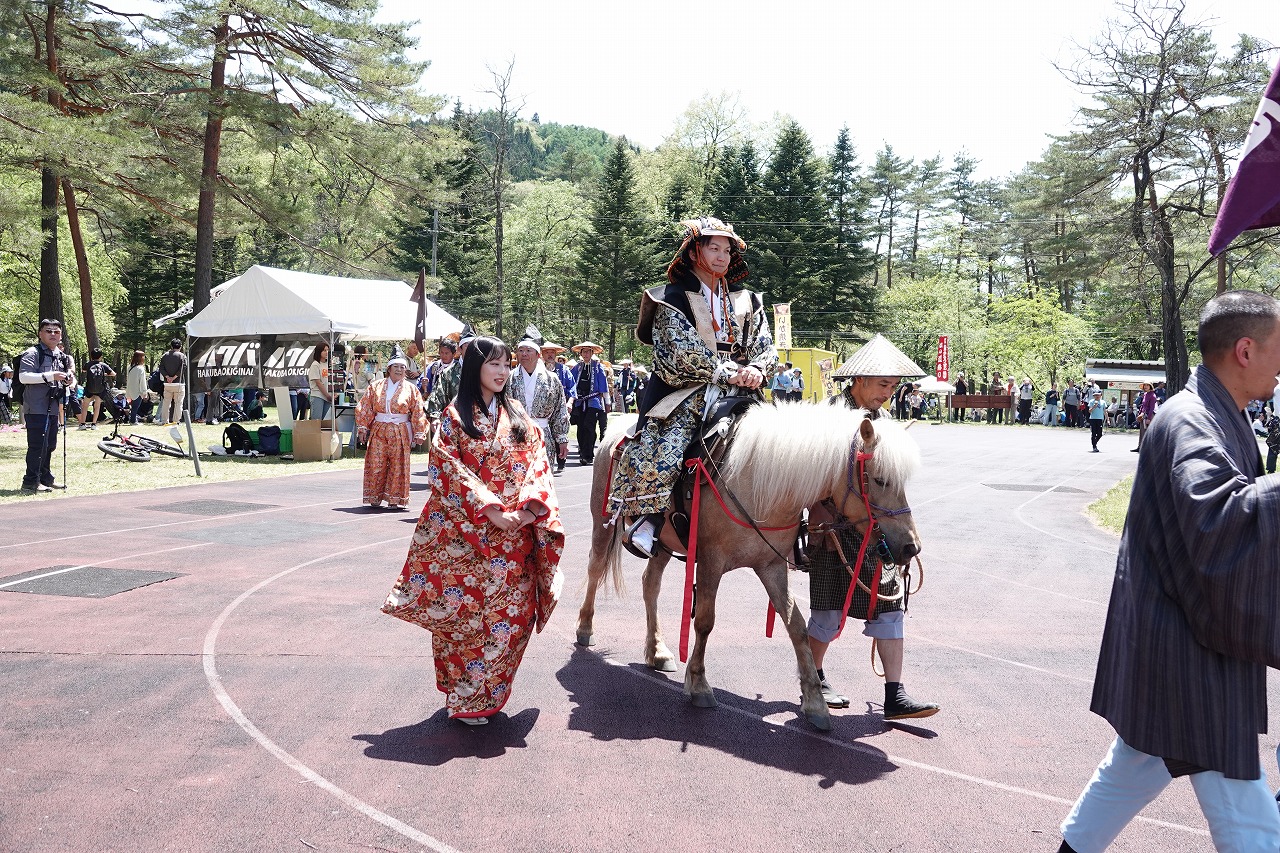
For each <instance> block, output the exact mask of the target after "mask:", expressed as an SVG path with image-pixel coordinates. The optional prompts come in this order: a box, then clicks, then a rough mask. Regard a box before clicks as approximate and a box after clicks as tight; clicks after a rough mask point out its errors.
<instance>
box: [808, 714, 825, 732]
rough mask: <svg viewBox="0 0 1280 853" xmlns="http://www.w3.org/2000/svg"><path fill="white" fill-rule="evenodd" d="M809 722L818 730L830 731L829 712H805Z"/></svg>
mask: <svg viewBox="0 0 1280 853" xmlns="http://www.w3.org/2000/svg"><path fill="white" fill-rule="evenodd" d="M805 716H806V717H808V718H809V722H810V723H811V724H812V725H813V727H814V728H815V729H817V730H818V731H820V732H829V731H831V715H830V714H806V715H805Z"/></svg>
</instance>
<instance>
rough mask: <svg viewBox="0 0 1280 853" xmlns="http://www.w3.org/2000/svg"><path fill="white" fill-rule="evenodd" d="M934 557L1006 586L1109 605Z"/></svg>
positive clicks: (1079, 601)
mask: <svg viewBox="0 0 1280 853" xmlns="http://www.w3.org/2000/svg"><path fill="white" fill-rule="evenodd" d="M934 559H935V560H936V561H937V562H940V563H945V564H946V565H948V566H951V567H952V568H956V569H961V570H963V571H966V572H973V573H974V574H975V575H982V576H983V577H984V578H991V579H992V580H995V581H999V582H1000V583H1002V584H1004V585H1006V586H1019V587H1022V588H1023V589H1030V590H1034V591H1035V592H1042V593H1044V594H1045V595H1056V596H1057V597H1059V598H1065V599H1067V600H1068V601H1074V602H1077V603H1079V604H1090V605H1093V606H1094V607H1103V608H1105V607H1106V606H1107V602H1105V601H1094V600H1093V599H1092V598H1081V597H1080V596H1078V595H1071V594H1069V593H1065V592H1058V591H1057V590H1054V589H1046V588H1045V587H1042V586H1036V585H1035V584H1030V583H1021V582H1020V581H1015V580H1010V579H1009V578H1008V577H1006V576H1005V575H997V574H992V573H991V572H984V571H982V570H981V569H975V568H973V567H972V566H966V565H965V564H963V563H957V562H955V561H954V560H948V559H946V558H944V557H937V558H934ZM931 562H932V561H931Z"/></svg>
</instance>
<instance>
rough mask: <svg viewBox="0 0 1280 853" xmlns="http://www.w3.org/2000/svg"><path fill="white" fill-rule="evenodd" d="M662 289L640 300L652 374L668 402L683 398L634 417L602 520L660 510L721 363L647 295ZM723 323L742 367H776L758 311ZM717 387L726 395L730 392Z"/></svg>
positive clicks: (676, 314)
mask: <svg viewBox="0 0 1280 853" xmlns="http://www.w3.org/2000/svg"><path fill="white" fill-rule="evenodd" d="M663 290H664V288H661V287H659V288H654V289H653V290H651V291H648V292H647V293H646V294H645V297H644V298H646V299H653V300H654V301H655V302H657V306H656V310H655V311H654V314H653V331H652V335H653V372H654V376H655V377H656V378H657V379H658V380H661V381H662V382H665V383H666V384H667V385H669V386H671V387H672V388H675V389H678V390H677V391H676V392H675V393H673V394H671V395H669V398H672V399H675V398H679V397H681V395H684V396H683V399H679V401H678V402H677V403H676V404H675V406H674V408H672V409H671V411H670V413H669V414H666V413H665V411H664V409H665V407H663V406H661V404H659V405H658V406H654V407H652V408H651V409H650V410H649V412H648V413H647V414H646V415H645V416H644V417H643V418H641V421H640V426H639V429H638V430H637V432H636V436H635V438H634V439H633V440H630V441H627V442H626V443H625V444H624V445H623V451H622V454H621V458H620V459H619V460H618V462H617V464H616V465H615V466H614V472H613V481H612V483H611V485H610V487H609V508H608V511H609V514H610V515H613V514H615V513H617V512H619V511H620V512H621V514H622V515H624V516H638V515H648V514H649V513H657V512H665V511H666V510H667V507H668V506H669V505H670V503H671V490H672V489H673V488H674V487H675V484H676V480H677V479H679V476H680V465H681V463H682V461H683V459H684V452H685V450H686V448H688V446H689V442H690V441H691V440H692V439H693V436H694V434H695V433H696V431H697V429H698V426H699V424H700V423H701V422H702V411H703V406H704V405H705V403H706V398H707V389H708V387H710V385H711V383H712V380H713V378H714V376H715V373H716V369H717V368H718V367H719V366H720V364H721V363H722V361H723V360H724V359H723V356H722V355H720V354H717V352H716V351H715V350H714V349H712V348H711V347H710V346H708V344H707V341H706V339H705V337H704V335H703V334H700V333H699V331H698V328H697V326H695V325H694V323H692V322H690V320H689V318H688V317H686V316H685V314H684V313H683V312H682V311H680V310H678V309H676V308H675V307H672V306H671V305H670V304H667V303H666V302H663V301H661V300H660V299H659V297H658V296H655V292H656V294H661V293H662V291H663ZM745 295H746V296H750V295H751V294H749V293H746V294H745ZM688 298H689V301H690V302H693V301H694V300H698V301H701V300H702V297H701V296H700V295H699V294H698V293H697V292H694V293H692V294H690V295H689V297H688ZM744 302H746V300H744ZM705 304H706V303H705V302H703V306H704V307H705ZM748 304H749V303H748ZM729 316H730V322H731V326H732V333H733V336H734V337H735V338H736V339H737V340H740V341H742V342H743V344H744V347H745V355H746V357H747V361H748V363H749V364H752V365H754V366H755V367H757V368H759V369H760V371H761V373H763V374H764V375H765V376H768V375H769V373H770V370H771V368H772V367H773V365H774V364H776V363H777V361H778V353H777V350H775V349H774V346H773V336H772V335H771V334H770V332H769V321H768V318H767V316H766V314H765V310H764V308H763V306H762V307H761V308H760V309H759V310H755V311H750V312H746V313H739V312H738V311H734V312H733V313H732V314H730V315H729ZM744 325H745V326H746V328H745V329H744V328H743V326H744ZM719 387H720V388H721V389H722V390H725V391H727V390H729V388H731V387H733V386H730V385H727V384H723V385H720V386H719Z"/></svg>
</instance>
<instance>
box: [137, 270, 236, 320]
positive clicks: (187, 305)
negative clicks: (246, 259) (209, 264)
mask: <svg viewBox="0 0 1280 853" xmlns="http://www.w3.org/2000/svg"><path fill="white" fill-rule="evenodd" d="M239 280H240V276H236V277H235V278H230V279H227V280H226V281H224V282H223V283H222V284H219V285H217V286H215V287H214V288H213V289H212V290H210V291H209V299H210V300H214V299H217V298H218V297H219V296H221V295H222V291H224V290H226V289H227V288H228V287H230V286H231V285H233V284H235V283H236V282H237V281H239ZM195 307H196V302H195V300H194V299H188V300H187V301H186V302H184V303H182V305H181V307H179V308H178V310H177V311H174V312H173V313H172V314H165V315H164V316H163V317H160V318H157V319H155V320H152V321H151V325H152V326H153V327H154V328H157V329H158V328H160V327H161V326H163V325H165V324H166V323H172V322H173V321H174V320H181V319H182V318H183V317H190V316H191V312H192V311H194V310H195Z"/></svg>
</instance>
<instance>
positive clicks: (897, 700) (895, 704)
mask: <svg viewBox="0 0 1280 853" xmlns="http://www.w3.org/2000/svg"><path fill="white" fill-rule="evenodd" d="M940 710H941V708H939V707H938V706H937V705H934V704H932V703H929V702H917V701H916V700H914V699H912V698H911V697H910V696H908V695H907V691H906V690H905V689H904V688H903V686H902V682H900V681H886V682H885V685H884V718H885V719H886V720H911V719H919V718H920V717H932V716H933V715H934V714H936V713H938V711H940Z"/></svg>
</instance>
